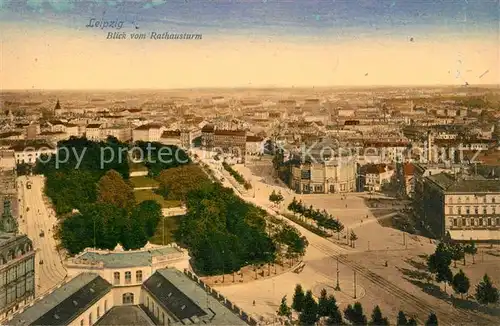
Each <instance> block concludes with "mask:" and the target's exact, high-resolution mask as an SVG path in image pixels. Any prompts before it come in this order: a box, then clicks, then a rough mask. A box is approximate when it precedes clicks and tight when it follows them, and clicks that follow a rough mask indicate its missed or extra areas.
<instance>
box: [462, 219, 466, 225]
mask: <svg viewBox="0 0 500 326" xmlns="http://www.w3.org/2000/svg"><path fill="white" fill-rule="evenodd" d="M462 226H467V220H466V219H465V218H463V219H462Z"/></svg>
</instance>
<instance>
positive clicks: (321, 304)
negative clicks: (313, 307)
mask: <svg viewBox="0 0 500 326" xmlns="http://www.w3.org/2000/svg"><path fill="white" fill-rule="evenodd" d="M318 316H320V317H325V316H328V297H327V296H326V289H322V290H321V295H320V297H319V300H318Z"/></svg>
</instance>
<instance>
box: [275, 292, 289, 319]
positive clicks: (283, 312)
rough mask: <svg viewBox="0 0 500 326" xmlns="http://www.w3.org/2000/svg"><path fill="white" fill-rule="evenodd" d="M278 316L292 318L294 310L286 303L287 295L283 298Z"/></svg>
mask: <svg viewBox="0 0 500 326" xmlns="http://www.w3.org/2000/svg"><path fill="white" fill-rule="evenodd" d="M278 315H279V316H283V317H288V318H290V316H291V315H292V309H291V308H290V307H289V306H288V305H287V303H286V295H285V296H284V297H283V298H281V304H280V307H279V309H278Z"/></svg>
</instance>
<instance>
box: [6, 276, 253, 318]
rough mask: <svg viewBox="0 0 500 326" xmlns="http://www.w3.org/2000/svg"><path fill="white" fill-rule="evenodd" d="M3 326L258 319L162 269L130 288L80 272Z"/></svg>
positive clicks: (199, 284) (197, 283) (190, 280)
mask: <svg viewBox="0 0 500 326" xmlns="http://www.w3.org/2000/svg"><path fill="white" fill-rule="evenodd" d="M4 324H8V325H19V326H21V325H70V326H91V325H178V326H181V325H190V324H208V325H246V324H256V320H254V319H251V318H250V317H249V316H248V314H246V313H245V312H244V311H242V310H241V309H240V308H238V307H237V306H235V305H233V304H232V303H231V302H230V301H229V300H227V299H226V298H225V297H223V296H221V295H220V294H219V293H217V292H216V291H214V290H212V289H211V288H210V287H208V286H205V284H204V283H203V282H201V281H200V280H199V279H198V277H197V276H195V275H194V274H192V273H191V272H189V271H188V270H184V272H181V271H179V270H177V269H174V268H164V269H158V270H156V271H155V272H154V273H153V275H151V276H149V277H148V278H147V279H144V280H143V281H141V282H138V283H137V284H133V285H130V286H128V287H117V286H115V285H113V284H112V283H110V282H108V281H107V280H105V279H104V278H103V277H102V276H100V275H99V274H97V273H91V272H82V273H80V274H78V275H76V276H75V277H73V278H71V279H69V280H68V281H66V282H65V283H64V284H62V285H61V286H60V287H58V288H57V289H55V290H54V291H53V292H51V293H49V294H47V295H46V296H44V297H42V298H39V299H37V301H35V302H34V304H32V305H30V306H29V307H28V308H26V309H23V310H21V311H20V312H18V313H17V314H16V315H14V316H12V317H9V318H8V319H7V320H6V321H5V322H4Z"/></svg>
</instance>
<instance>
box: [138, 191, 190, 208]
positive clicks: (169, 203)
mask: <svg viewBox="0 0 500 326" xmlns="http://www.w3.org/2000/svg"><path fill="white" fill-rule="evenodd" d="M134 195H135V200H136V202H137V203H141V202H143V201H145V200H156V201H157V202H158V203H159V204H160V205H161V207H162V208H171V207H178V206H181V203H180V201H178V200H165V199H164V198H163V197H162V196H160V195H158V194H155V193H154V192H153V190H151V189H147V190H136V191H134Z"/></svg>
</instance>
